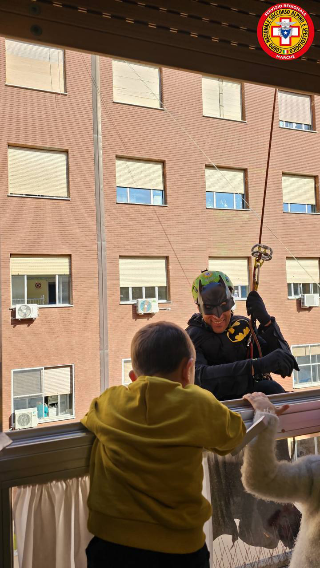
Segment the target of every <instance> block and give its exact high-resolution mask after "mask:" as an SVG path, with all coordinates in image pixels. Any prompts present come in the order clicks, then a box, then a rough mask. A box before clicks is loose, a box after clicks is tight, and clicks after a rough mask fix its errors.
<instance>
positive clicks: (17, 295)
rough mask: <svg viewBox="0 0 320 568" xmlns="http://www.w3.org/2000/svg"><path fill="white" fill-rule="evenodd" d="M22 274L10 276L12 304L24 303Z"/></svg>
mask: <svg viewBox="0 0 320 568" xmlns="http://www.w3.org/2000/svg"><path fill="white" fill-rule="evenodd" d="M24 280H25V278H24V276H12V277H11V286H12V305H13V306H15V305H16V304H24V303H25V301H26V298H25V291H24Z"/></svg>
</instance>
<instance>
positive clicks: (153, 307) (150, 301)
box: [137, 298, 159, 315]
mask: <svg viewBox="0 0 320 568" xmlns="http://www.w3.org/2000/svg"><path fill="white" fill-rule="evenodd" d="M158 311H159V306H158V300H157V298H147V299H146V300H142V299H141V300H137V314H140V315H141V314H155V313H156V312H158Z"/></svg>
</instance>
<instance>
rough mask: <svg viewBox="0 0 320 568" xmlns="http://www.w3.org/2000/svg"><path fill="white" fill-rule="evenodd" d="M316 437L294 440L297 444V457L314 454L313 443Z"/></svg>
mask: <svg viewBox="0 0 320 568" xmlns="http://www.w3.org/2000/svg"><path fill="white" fill-rule="evenodd" d="M316 441H317V439H316V438H314V437H313V438H300V439H299V438H298V439H297V440H296V444H297V458H300V457H302V456H308V455H314V454H315V444H316Z"/></svg>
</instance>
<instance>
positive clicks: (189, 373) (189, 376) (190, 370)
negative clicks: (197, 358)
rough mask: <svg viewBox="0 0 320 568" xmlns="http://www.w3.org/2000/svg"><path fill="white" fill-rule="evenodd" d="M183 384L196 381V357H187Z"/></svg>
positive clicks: (183, 371) (183, 370) (183, 369)
mask: <svg viewBox="0 0 320 568" xmlns="http://www.w3.org/2000/svg"><path fill="white" fill-rule="evenodd" d="M181 378H182V381H181V383H182V386H186V385H189V384H193V383H194V359H193V357H191V358H190V359H186V360H185V362H184V365H183V368H182V377H181Z"/></svg>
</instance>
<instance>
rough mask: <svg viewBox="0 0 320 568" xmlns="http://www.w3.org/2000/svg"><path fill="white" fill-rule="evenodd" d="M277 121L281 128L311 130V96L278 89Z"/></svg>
mask: <svg viewBox="0 0 320 568" xmlns="http://www.w3.org/2000/svg"><path fill="white" fill-rule="evenodd" d="M278 97H279V121H280V123H279V124H280V126H281V127H283V128H293V129H294V130H312V113H311V98H310V97H309V96H308V95H297V94H294V93H286V92H283V91H279V94H278Z"/></svg>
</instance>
